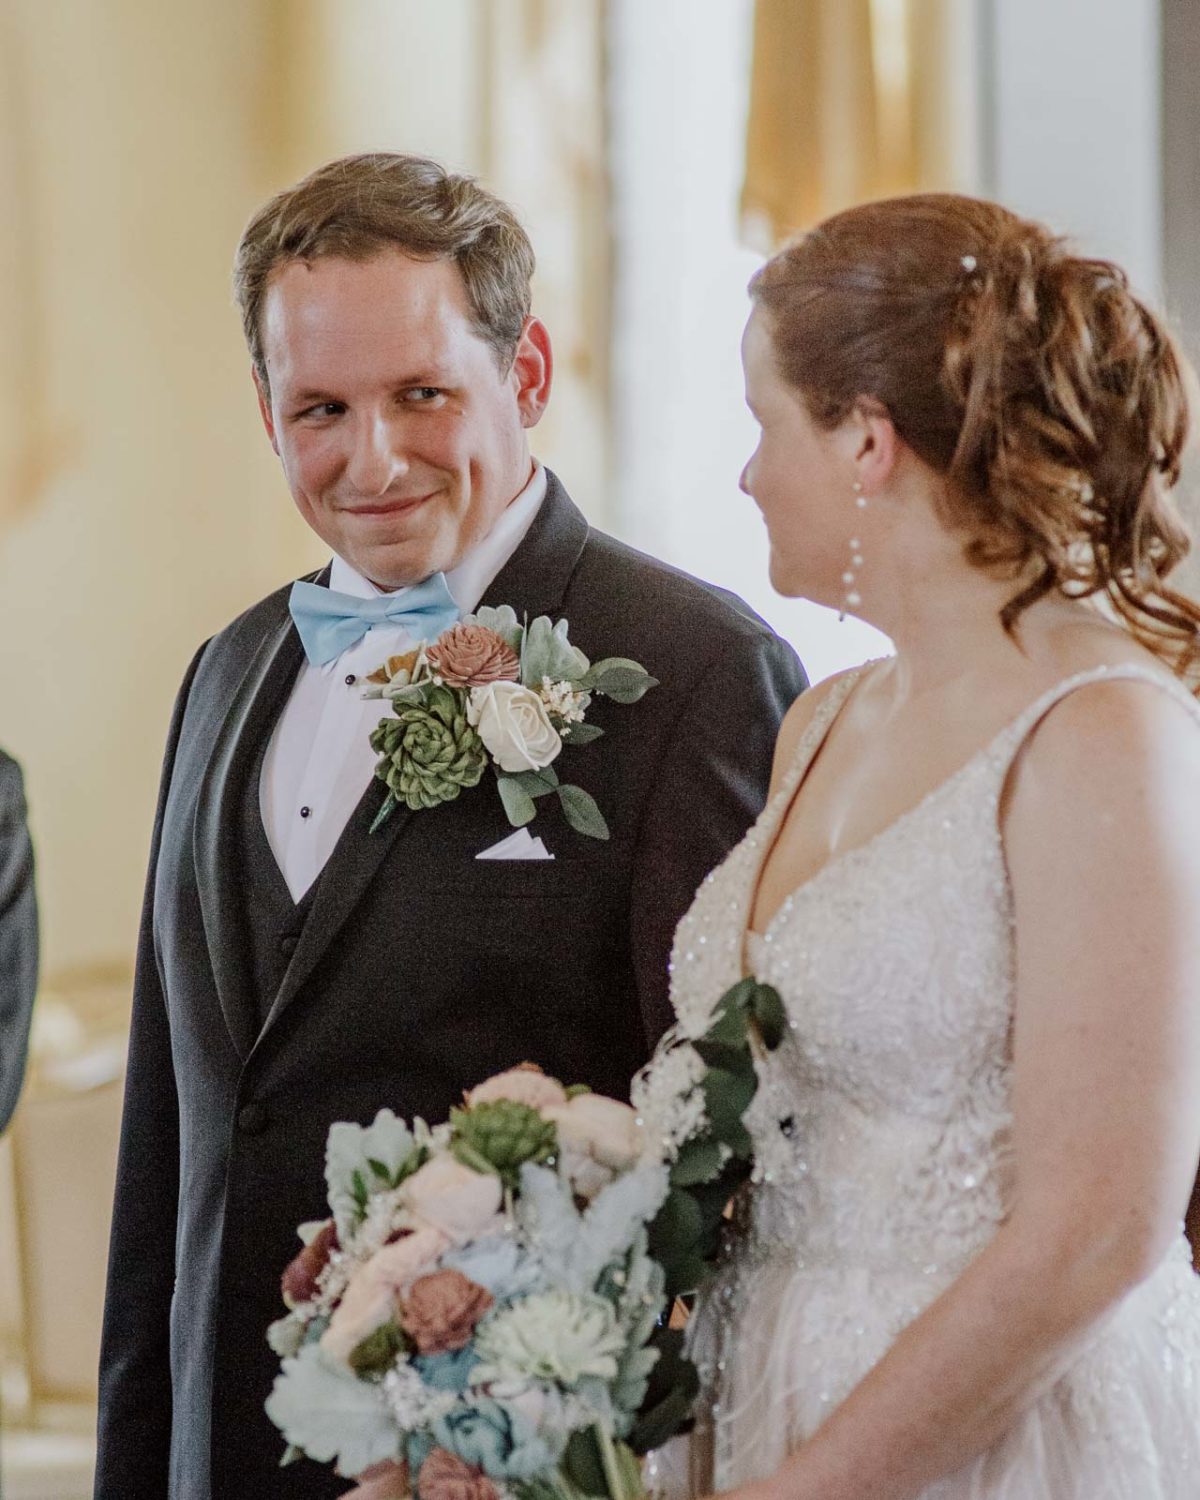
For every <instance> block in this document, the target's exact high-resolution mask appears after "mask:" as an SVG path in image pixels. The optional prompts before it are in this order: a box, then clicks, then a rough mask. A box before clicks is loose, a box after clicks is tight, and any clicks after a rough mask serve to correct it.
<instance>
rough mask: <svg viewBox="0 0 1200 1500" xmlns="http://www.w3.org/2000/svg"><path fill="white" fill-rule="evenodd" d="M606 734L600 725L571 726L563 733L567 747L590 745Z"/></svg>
mask: <svg viewBox="0 0 1200 1500" xmlns="http://www.w3.org/2000/svg"><path fill="white" fill-rule="evenodd" d="M603 733H604V731H603V729H601V728H600V726H599V724H571V725H569V726H568V727H567V728H566V729H565V730H564V731H563V743H564V744H566V745H590V744H591V743H592V741H593V740H598V739H599V738H600V736H601V735H602V734H603Z"/></svg>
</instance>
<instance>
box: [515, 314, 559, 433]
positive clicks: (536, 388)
mask: <svg viewBox="0 0 1200 1500" xmlns="http://www.w3.org/2000/svg"><path fill="white" fill-rule="evenodd" d="M553 375H554V354H553V351H552V350H551V348H550V335H549V333H547V331H546V325H545V324H544V323H543V322H542V320H541V319H540V318H527V319H526V320H525V327H524V328H523V329H522V330H521V338H520V341H519V343H518V344H517V352H516V354H514V355H513V362H512V369H511V371H510V372H509V379H510V380H511V381H512V382H513V390H514V393H515V394H516V398H517V409H518V411H519V412H520V413H521V426H522V427H536V426H537V424H538V423H539V422H540V421H541V419H542V413H543V412H544V411H545V410H546V403H547V402H548V401H549V399H550V385H551V381H552V379H553Z"/></svg>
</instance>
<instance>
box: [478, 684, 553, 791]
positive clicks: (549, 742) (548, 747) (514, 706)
mask: <svg viewBox="0 0 1200 1500" xmlns="http://www.w3.org/2000/svg"><path fill="white" fill-rule="evenodd" d="M467 719H468V720H469V722H470V723H471V724H473V725H474V727H475V728H476V729H477V730H478V731H479V738H480V739H481V740H482V741H483V743H484V745H485V746H486V747H487V751H488V754H489V755H490V756H491V757H492V759H493V760H495V762H496V764H497V765H498V766H499V767H500V769H501V770H502V771H540V770H541V769H542V768H543V766H548V765H549V764H550V762H551V761H552V760H554V759H556V758H557V756H558V752H559V751H560V750H561V749H562V739H561V738H560V737H559V733H558V730H557V729H555V727H554V725H553V724H551V722H550V716H549V714H548V713H547V712H546V705H545V704H544V703H543V702H542V700H541V698H540V696H539V695H538V694H537V693H535V692H534V691H533V689H532V688H527V687H522V686H521V684H520V683H519V682H489V683H488V684H487V686H486V687H477V688H472V689H471V696H470V698H469V699H468V700H467Z"/></svg>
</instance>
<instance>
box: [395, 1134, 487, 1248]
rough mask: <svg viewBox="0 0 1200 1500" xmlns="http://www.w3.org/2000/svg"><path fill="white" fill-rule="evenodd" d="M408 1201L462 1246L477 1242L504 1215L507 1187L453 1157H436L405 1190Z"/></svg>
mask: <svg viewBox="0 0 1200 1500" xmlns="http://www.w3.org/2000/svg"><path fill="white" fill-rule="evenodd" d="M402 1191H403V1194H404V1201H405V1203H406V1204H407V1205H408V1207H409V1209H410V1210H411V1211H412V1213H413V1214H414V1215H415V1216H416V1217H417V1218H418V1219H419V1220H420V1221H421V1222H422V1224H429V1225H431V1226H432V1227H433V1228H434V1229H438V1230H440V1231H441V1232H442V1233H443V1234H445V1235H448V1236H449V1237H450V1239H452V1240H455V1241H456V1242H458V1243H459V1244H463V1243H465V1242H466V1241H467V1240H472V1239H475V1238H476V1237H477V1236H479V1235H480V1234H482V1233H483V1232H484V1230H485V1229H487V1228H489V1227H490V1225H491V1222H492V1220H493V1219H494V1218H495V1217H496V1215H497V1214H498V1213H499V1212H500V1205H501V1202H502V1201H503V1198H504V1188H503V1184H502V1183H501V1181H500V1179H499V1177H495V1176H493V1175H492V1173H490V1172H487V1173H484V1172H472V1170H471V1169H470V1167H464V1166H463V1164H462V1163H461V1162H459V1161H456V1160H455V1159H454V1157H452V1156H435V1157H434V1158H433V1160H432V1161H427V1162H426V1163H425V1165H424V1166H423V1167H422V1168H421V1170H420V1171H419V1172H414V1173H413V1175H412V1176H411V1177H410V1178H409V1179H408V1181H407V1182H406V1183H405V1184H404V1187H403V1190H402Z"/></svg>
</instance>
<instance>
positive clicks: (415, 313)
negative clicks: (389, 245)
mask: <svg viewBox="0 0 1200 1500" xmlns="http://www.w3.org/2000/svg"><path fill="white" fill-rule="evenodd" d="M262 331H263V346H264V353H265V355H266V358H267V363H268V366H271V367H275V368H278V367H280V366H284V367H289V366H291V367H294V366H297V365H300V366H303V365H306V364H309V363H310V362H312V361H321V362H324V361H328V360H334V361H336V360H337V359H338V358H339V356H347V357H349V358H352V359H355V360H361V359H364V358H370V357H371V356H372V355H379V356H383V355H388V354H393V353H394V354H395V355H400V354H403V355H405V356H406V358H407V361H408V362H415V363H419V364H420V365H422V366H423V367H429V368H430V369H432V368H433V367H442V366H447V365H452V364H456V363H458V362H460V361H461V351H462V341H463V338H464V336H467V337H472V338H473V337H476V335H475V330H474V322H473V318H472V312H471V307H470V303H469V301H468V299H467V295H466V288H465V286H464V284H463V281H462V276H461V273H460V272H459V270H458V267H457V266H456V265H455V264H454V263H453V262H452V261H445V260H440V261H415V260H412V259H411V258H409V257H407V256H401V255H399V254H396V253H393V252H386V253H385V254H383V255H380V256H377V257H374V258H373V259H371V260H368V261H349V260H342V259H337V258H334V257H331V256H330V257H323V258H322V259H319V260H315V261H289V262H288V263H287V264H285V265H283V266H281V267H280V268H279V269H278V270H277V271H276V272H275V273H274V274H273V275H272V277H271V280H270V282H269V284H268V287H267V293H266V296H265V298H264V302H263V315H262Z"/></svg>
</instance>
